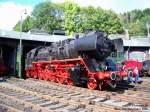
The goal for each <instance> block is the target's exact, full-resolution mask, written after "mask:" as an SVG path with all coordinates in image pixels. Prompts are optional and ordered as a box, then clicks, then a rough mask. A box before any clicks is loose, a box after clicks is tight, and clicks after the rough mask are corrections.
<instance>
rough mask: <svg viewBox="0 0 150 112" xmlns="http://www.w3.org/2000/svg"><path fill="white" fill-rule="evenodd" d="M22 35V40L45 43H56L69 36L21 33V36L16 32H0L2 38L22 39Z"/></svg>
mask: <svg viewBox="0 0 150 112" xmlns="http://www.w3.org/2000/svg"><path fill="white" fill-rule="evenodd" d="M20 35H21V38H22V40H32V41H43V42H56V41H60V40H65V39H67V38H68V37H67V36H63V35H37V34H28V33H24V32H21V34H20V32H16V31H7V30H0V38H11V39H20Z"/></svg>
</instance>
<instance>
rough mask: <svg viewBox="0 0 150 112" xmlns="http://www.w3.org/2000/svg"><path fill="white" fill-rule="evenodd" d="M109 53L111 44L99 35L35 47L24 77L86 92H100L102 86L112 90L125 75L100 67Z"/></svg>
mask: <svg viewBox="0 0 150 112" xmlns="http://www.w3.org/2000/svg"><path fill="white" fill-rule="evenodd" d="M112 51H115V46H114V43H113V41H112V40H109V39H108V38H107V37H106V36H105V35H104V33H102V32H91V33H90V34H87V35H85V36H84V37H82V38H78V39H67V40H64V41H61V42H55V43H52V45H50V46H44V47H38V48H35V49H33V50H31V51H30V52H28V53H27V57H26V69H25V70H26V77H32V78H38V79H42V80H48V81H52V82H56V83H61V84H67V85H79V86H83V85H86V86H87V87H88V88H89V89H96V88H97V87H99V89H100V90H101V89H102V85H106V84H107V85H110V86H111V87H116V83H117V81H118V80H120V79H121V77H125V76H126V75H125V74H122V73H121V72H118V71H113V70H108V69H109V68H107V67H106V66H105V65H104V64H103V63H104V62H105V59H106V58H107V57H108V56H109V55H110V53H111V52H112ZM107 66H108V65H107Z"/></svg>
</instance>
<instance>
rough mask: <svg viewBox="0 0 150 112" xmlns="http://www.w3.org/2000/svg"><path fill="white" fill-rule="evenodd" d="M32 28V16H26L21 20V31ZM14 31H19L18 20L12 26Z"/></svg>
mask: <svg viewBox="0 0 150 112" xmlns="http://www.w3.org/2000/svg"><path fill="white" fill-rule="evenodd" d="M32 28H33V18H32V17H30V16H27V17H26V19H25V20H23V22H22V31H23V32H28V31H29V30H30V29H32ZM13 29H14V31H20V21H19V22H18V23H17V24H16V25H15V27H14V28H13Z"/></svg>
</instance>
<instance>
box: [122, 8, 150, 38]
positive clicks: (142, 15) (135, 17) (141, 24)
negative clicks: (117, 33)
mask: <svg viewBox="0 0 150 112" xmlns="http://www.w3.org/2000/svg"><path fill="white" fill-rule="evenodd" d="M120 17H121V20H122V22H123V25H124V27H125V28H127V29H128V30H129V34H130V35H131V36H137V35H139V36H144V35H147V28H146V24H147V23H149V24H150V9H149V8H147V9H144V10H133V11H131V12H127V13H124V14H121V15H120Z"/></svg>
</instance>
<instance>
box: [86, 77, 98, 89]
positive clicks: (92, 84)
mask: <svg viewBox="0 0 150 112" xmlns="http://www.w3.org/2000/svg"><path fill="white" fill-rule="evenodd" d="M87 87H88V88H89V89H96V87H97V81H96V80H95V79H89V80H88V82H87Z"/></svg>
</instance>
